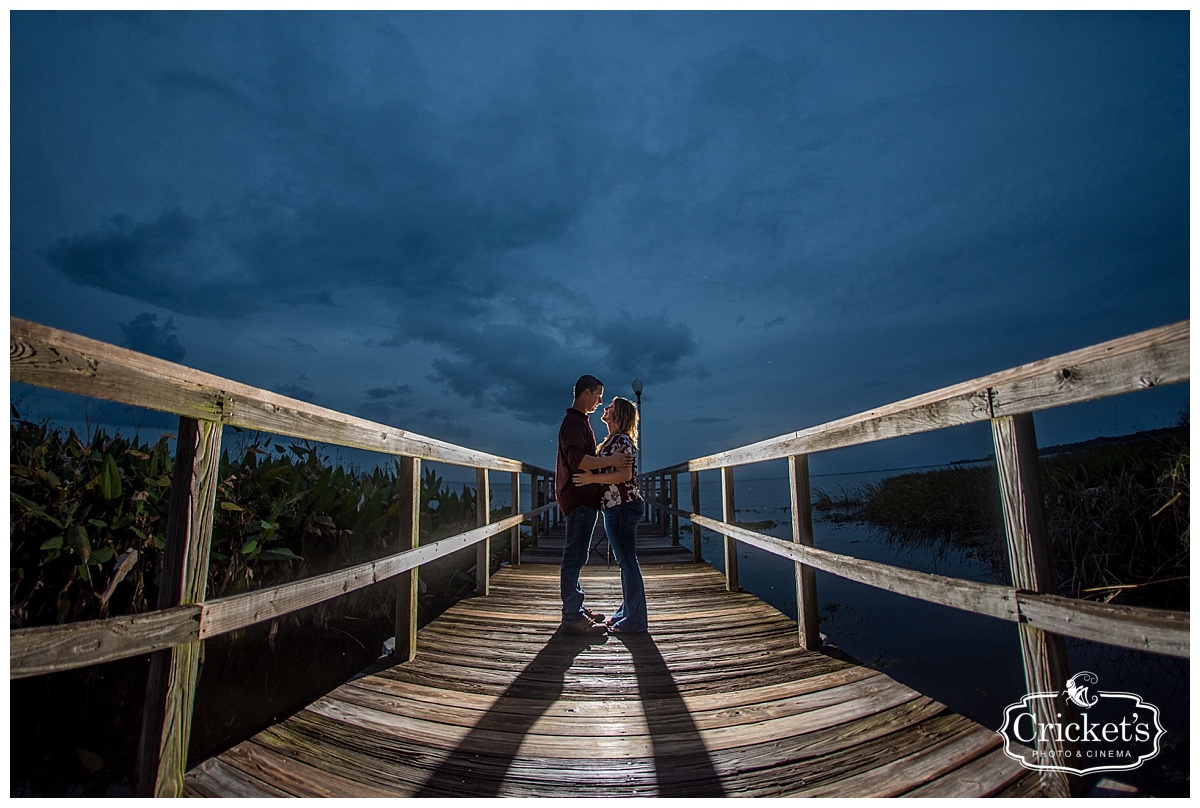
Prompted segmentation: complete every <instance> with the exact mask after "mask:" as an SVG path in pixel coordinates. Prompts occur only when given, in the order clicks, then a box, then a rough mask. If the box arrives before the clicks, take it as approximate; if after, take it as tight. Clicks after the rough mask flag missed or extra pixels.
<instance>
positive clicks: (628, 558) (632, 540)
mask: <svg viewBox="0 0 1200 808" xmlns="http://www.w3.org/2000/svg"><path fill="white" fill-rule="evenodd" d="M645 513H646V503H644V502H642V501H641V500H634V501H633V502H626V503H625V504H623V505H616V506H614V507H612V508H608V509H607V510H605V511H604V532H605V533H607V534H608V544H609V546H610V547H612V551H613V556H614V557H615V558H616V559H617V564H619V565H620V566H621V600H622V603H621V608H619V609H617V611H616V614H614V615H613V616H612V623H613V625H615V626H616V627H617V628H619V629H621V630H622V631H645V630H646V628H647V622H646V621H647V619H648V618H647V616H646V585H645V583H644V582H643V581H642V568H641V567H640V566H639V565H638V559H637V546H636V545H637V526H638V522H640V521H641V520H642V516H643V515H644V514H645Z"/></svg>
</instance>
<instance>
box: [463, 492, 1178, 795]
mask: <svg viewBox="0 0 1200 808" xmlns="http://www.w3.org/2000/svg"><path fill="white" fill-rule="evenodd" d="M892 473H895V470H891V471H887V472H879V471H875V472H864V473H861V474H849V475H845V474H843V475H813V477H812V480H811V487H812V489H813V491H814V493H815V491H816V490H817V489H824V490H825V491H827V492H828V493H830V494H831V495H834V496H836V495H837V493H838V492H839V491H840V490H841V489H843V488H845V489H847V490H850V489H853V488H854V487H856V486H858V485H862V484H863V483H867V482H875V481H878V480H879V479H881V478H882V477H885V476H889V475H890V474H892ZM500 477H502V478H503V481H501V480H500V479H498V478H500ZM526 479H527V478H523V479H522V483H523V485H522V497H521V500H522V503H521V505H522V508H527V507H529V491H528V485H527V483H526ZM679 482H680V488H681V490H680V492H679V499H680V502H682V503H684V506H685V507H687V508H690V507H691V506H690V503H691V491H690V487H689V479H688V475H686V474H683V475H680V477H679ZM451 485H452V487H453V490H459V487H460V485H462V484H461V483H451ZM468 487H471V488H473V487H474V486H473V485H469V486H468ZM509 500H510V497H509V486H508V475H492V507H493V508H498V507H502V506H504V505H507V504H508V503H509ZM735 503H736V506H737V519H738V520H739V521H742V522H764V521H767V520H771V521H774V522H775V523H776V524H775V526H774V527H772V528H767V529H759V532H762V533H765V534H767V535H770V536H774V537H776V538H780V539H785V540H789V541H790V540H791V536H792V532H791V531H792V528H791V508H790V504H789V503H790V494H789V490H788V479H787V477H786V476H783V477H766V478H762V479H749V478H747V479H737V480H736V482H735ZM700 513H701V514H703V515H704V516H708V517H711V518H714V519H720V518H721V483H720V478H719V476H718V475H717V474H715V473H702V474H701V475H700ZM813 533H814V543H815V545H816V546H817V547H819V548H820V549H823V550H829V551H832V552H835V553H841V554H844V555H849V556H855V557H857V558H863V559H868V560H871V561H879V562H882V563H886V564H891V565H894V566H898V567H903V568H906V569H912V570H918V571H921V572H929V573H936V574H938V575H946V576H951V577H956V578H963V579H967V580H973V581H981V582H986V583H999V584H1004V583H1008V582H1007V581H1004V580H1001V579H1000V578H998V577H997V576H995V575H994V574H993V573H992V572H991V571H989V570H988V569H987V568H986V567H985V565H984V564H983V563H982V562H981V561H980V560H979V559H977V558H974V557H973V556H971V555H970V554H969V553H967V552H963V551H960V550H950V551H945V550H935V549H933V548H930V547H913V546H911V545H910V546H900V545H898V544H896V543H894V542H892V541H889V540H888V538H887V537H886V536H885V535H884V534H883V533H882V532H881V531H879V530H876V529H874V528H872V527H870V526H867V525H863V524H859V523H856V522H834V521H828V520H826V519H823V518H822V517H821V514H820V513H819V512H814V515H813ZM680 535H681V541H682V542H683V543H684V544H686V545H688V546H690V544H691V530H690V529H689V528H688V527H687V525H686V522H683V525H682V527H681V530H680ZM701 550H702V554H703V556H704V560H705V561H706V562H708V563H709V564H711V565H712V566H714V567H716V568H717V569H720V570H722V571H723V570H724V566H725V557H724V538H723V537H722V536H721V535H719V534H717V533H714V532H712V531H709V530H702V531H701ZM738 570H739V578H740V582H741V585H742V588H743V589H744V590H745V591H746V592H749V593H751V594H754V595H757V596H758V597H760V598H762V599H763V600H764V601H766V602H767V603H769V604H771V605H772V606H774V607H775V608H777V609H779V610H780V611H781V612H783V613H784V614H786V615H788V616H789V617H791V618H792V619H795V618H796V590H795V582H794V567H793V565H792V563H791V562H789V561H786V560H784V559H781V558H779V557H777V556H774V555H771V554H770V553H767V552H766V551H764V550H759V549H758V548H754V547H749V546H747V545H744V544H741V545H739V551H738ZM816 577H817V602H818V604H819V606H820V616H821V633H822V634H824V635H826V637H827V642H829V643H830V644H832V645H835V646H837V647H838V648H841V649H842V650H844V651H846V652H847V653H849V654H851V655H852V656H854V657H855V658H856V659H858V660H859V661H860V662H862V663H864V664H866V665H869V666H870V667H873V668H877V669H879V670H881V671H883V672H884V673H886V674H887V675H888V676H890V677H891V678H893V679H896V680H897V681H900V682H903V683H904V684H907V685H909V686H910V687H912V688H913V689H915V690H918V691H920V692H922V693H924V694H926V695H928V696H931V697H932V698H935V699H937V700H938V701H940V702H942V703H943V704H945V705H947V706H948V707H950V708H951V709H952V710H954V711H955V712H958V713H961V714H963V715H965V716H967V717H968V718H971V719H972V720H974V721H976V722H978V723H980V724H982V725H983V726H985V727H988V728H991V729H997V728H998V727H999V726H1000V725H1001V723H1002V721H1003V712H1004V708H1005V707H1007V706H1008V705H1009V704H1012V703H1014V702H1017V701H1020V699H1021V698H1022V696H1024V695H1025V694H1026V692H1027V689H1026V686H1025V679H1024V673H1023V668H1022V662H1021V650H1020V645H1019V643H1018V637H1017V627H1016V624H1015V623H1011V622H1008V621H1005V620H998V619H995V618H990V617H982V616H979V615H974V614H970V613H968V612H963V611H960V610H958V609H951V608H949V607H946V606H938V605H934V604H930V603H925V602H923V601H920V600H916V599H914V598H909V597H905V596H903V595H896V594H893V593H891V592H885V591H883V590H879V589H875V588H874V587H869V586H866V585H863V584H858V583H854V582H851V581H847V580H845V579H843V578H839V577H837V576H835V575H830V574H828V573H825V572H821V571H819V570H818V571H817V574H816ZM1067 642H1068V653H1069V659H1070V672H1071V673H1076V672H1080V671H1091V672H1093V673H1096V674H1097V675H1098V676H1099V684H1098V685H1097V686H1096V690H1100V691H1105V690H1106V691H1113V692H1126V693H1136V694H1138V695H1140V696H1142V697H1143V699H1144V700H1145V701H1147V702H1149V703H1151V704H1154V705H1156V706H1158V708H1159V710H1160V712H1161V720H1162V723H1163V726H1164V727H1165V728H1166V730H1167V734H1166V735H1164V736H1163V739H1162V749H1161V751H1160V753H1159V755H1158V756H1157V757H1156V758H1154V759H1152V760H1150V761H1147V762H1146V763H1145V764H1144V765H1143V766H1142V767H1141V768H1140V769H1137V770H1134V771H1129V772H1115V773H1112V774H1111V775H1109V776H1112V777H1114V778H1115V779H1117V780H1120V781H1122V782H1126V783H1130V784H1132V785H1135V786H1137V787H1139V788H1141V789H1142V790H1143V791H1144V792H1146V793H1148V794H1150V795H1152V796H1156V797H1167V796H1186V795H1187V794H1188V793H1189V790H1188V776H1189V753H1190V720H1189V707H1190V692H1189V672H1190V665H1189V662H1188V660H1183V659H1176V658H1172V657H1165V656H1160V655H1157V654H1146V653H1141V652H1137V651H1128V650H1124V649H1118V648H1113V647H1111V646H1105V645H1100V644H1097V643H1090V642H1084V641H1081V640H1072V639H1069V640H1068V641H1067Z"/></svg>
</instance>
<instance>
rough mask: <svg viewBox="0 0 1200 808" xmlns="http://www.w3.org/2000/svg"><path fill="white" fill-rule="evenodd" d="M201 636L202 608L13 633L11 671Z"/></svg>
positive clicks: (34, 671) (116, 655)
mask: <svg viewBox="0 0 1200 808" xmlns="http://www.w3.org/2000/svg"><path fill="white" fill-rule="evenodd" d="M199 638H200V606H199V605H191V606H179V607H177V608H174V609H166V610H163V611H156V612H150V613H148V614H135V615H126V616H123V617H108V618H105V619H103V620H89V621H87V622H84V623H72V624H70V625H65V626H43V627H36V628H21V629H15V630H13V631H10V632H9V635H8V642H9V665H8V674H9V677H10V678H12V679H23V678H25V677H28V676H38V675H41V674H43V673H56V672H58V671H66V670H72V669H74V668H84V667H87V666H88V665H98V664H100V663H102V662H112V661H114V660H117V659H124V658H126V657H131V656H138V655H140V654H147V653H150V652H152V651H161V650H163V649H164V648H171V647H172V646H175V645H179V644H181V643H187V642H194V641H195V640H197V639H199Z"/></svg>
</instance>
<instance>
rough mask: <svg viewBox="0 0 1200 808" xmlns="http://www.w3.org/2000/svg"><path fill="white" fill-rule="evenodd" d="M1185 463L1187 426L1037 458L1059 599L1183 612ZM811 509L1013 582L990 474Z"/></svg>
mask: <svg viewBox="0 0 1200 808" xmlns="http://www.w3.org/2000/svg"><path fill="white" fill-rule="evenodd" d="M1189 461H1190V444H1189V439H1188V431H1187V428H1186V425H1185V424H1180V425H1179V426H1178V427H1176V428H1172V429H1166V430H1156V431H1154V432H1152V433H1144V434H1141V435H1137V436H1131V437H1129V438H1128V439H1124V440H1120V441H1112V442H1106V443H1102V444H1099V445H1090V446H1089V445H1083V446H1079V447H1075V448H1068V449H1067V450H1064V451H1053V452H1049V451H1048V452H1046V453H1045V454H1044V455H1043V457H1042V458H1041V461H1040V467H1041V485H1042V494H1043V512H1044V515H1045V520H1046V527H1047V531H1048V534H1049V536H1050V541H1051V545H1052V547H1053V550H1054V557H1055V572H1056V575H1057V578H1058V584H1059V591H1060V594H1063V595H1066V596H1069V597H1082V598H1090V599H1096V600H1103V601H1106V602H1107V601H1113V600H1117V601H1118V602H1122V603H1129V604H1141V605H1155V606H1161V607H1167V608H1174V609H1187V608H1188V586H1189V567H1190V552H1189V551H1190V521H1189V505H1190V482H1189ZM814 504H815V507H818V508H823V509H825V510H827V511H829V512H831V513H840V514H843V516H844V518H854V519H858V520H862V521H866V522H868V523H869V524H872V525H875V526H877V527H879V528H880V529H882V530H883V531H884V534H885V536H886V537H887V538H888V539H889V540H891V541H894V542H897V543H920V544H924V545H931V544H932V545H936V546H937V547H938V548H939V549H958V550H965V551H967V552H969V553H970V554H972V555H975V556H977V557H979V558H980V559H982V561H983V562H984V564H985V566H987V567H989V568H990V570H991V572H992V573H993V574H994V575H995V576H996V577H997V578H998V579H1002V580H1009V579H1010V573H1009V567H1008V553H1007V548H1006V544H1005V539H1004V529H1003V522H1002V516H1001V512H1000V499H999V488H998V481H997V474H996V470H995V466H994V464H990V463H989V464H986V465H978V466H961V467H954V468H948V469H937V470H932V471H924V472H916V473H911V474H902V475H897V476H894V477H888V478H885V479H883V480H880V481H879V482H878V483H873V484H867V485H863V486H858V487H857V488H855V489H854V490H852V491H850V492H843V493H842V494H841V495H840V496H837V497H833V496H830V495H829V494H827V493H825V492H818V493H817V497H816V502H815V503H814Z"/></svg>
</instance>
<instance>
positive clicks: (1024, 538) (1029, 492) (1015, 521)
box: [992, 413, 1081, 796]
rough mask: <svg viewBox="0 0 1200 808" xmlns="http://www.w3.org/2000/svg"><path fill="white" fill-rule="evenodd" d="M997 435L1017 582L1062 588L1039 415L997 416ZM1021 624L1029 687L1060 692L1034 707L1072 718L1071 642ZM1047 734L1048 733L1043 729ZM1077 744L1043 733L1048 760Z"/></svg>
mask: <svg viewBox="0 0 1200 808" xmlns="http://www.w3.org/2000/svg"><path fill="white" fill-rule="evenodd" d="M992 440H993V442H994V444H995V448H996V469H997V471H998V472H999V478H1000V502H1001V510H1002V511H1003V513H1004V532H1005V535H1006V536H1007V539H1008V559H1009V565H1010V566H1011V567H1012V576H1013V587H1014V588H1016V589H1018V590H1027V591H1031V592H1037V593H1039V594H1057V590H1058V586H1057V579H1056V576H1055V573H1054V554H1053V552H1052V550H1051V547H1050V541H1049V537H1048V536H1047V534H1046V523H1045V520H1044V518H1043V515H1042V486H1041V481H1040V479H1039V478H1040V469H1039V467H1038V451H1037V439H1036V436H1035V434H1034V429H1033V415H1031V414H1029V413H1024V414H1021V415H1006V416H1001V417H999V418H993V419H992ZM1017 629H1018V633H1019V635H1020V640H1021V656H1022V657H1023V659H1024V663H1025V685H1026V687H1027V688H1028V692H1029V693H1051V692H1052V693H1057V694H1058V695H1057V696H1056V697H1055V698H1054V699H1053V700H1051V699H1034V700H1033V704H1032V708H1033V709H1034V710H1035V711H1037V713H1038V724H1039V725H1044V724H1055V723H1061V724H1068V723H1070V722H1071V721H1072V720H1073V714H1074V708H1073V707H1072V705H1071V703H1070V702H1069V701H1068V700H1067V699H1065V698H1064V697H1063V693H1064V689H1065V688H1066V683H1067V678H1068V676H1069V673H1068V662H1067V649H1066V643H1064V642H1063V638H1062V637H1061V636H1060V635H1058V634H1052V633H1050V632H1047V631H1043V630H1041V629H1037V628H1033V627H1031V626H1029V625H1028V624H1027V623H1018V624H1017ZM1058 716H1061V718H1059V717H1058ZM1044 734H1048V733H1039V735H1044ZM1073 747H1074V745H1073V744H1071V743H1069V742H1065V741H1064V740H1063V739H1061V738H1060V739H1058V740H1055V739H1053V738H1039V741H1038V752H1039V754H1040V755H1041V756H1042V757H1041V759H1042V760H1049V759H1053V760H1063V759H1064V753H1072V752H1074V751H1075V750H1074V748H1073ZM1049 755H1053V757H1052V758H1051V757H1048V756H1049ZM1041 776H1042V782H1043V783H1044V784H1045V785H1046V786H1047V787H1048V788H1049V789H1050V790H1051V792H1052V793H1055V794H1058V795H1059V796H1067V795H1069V794H1070V793H1071V792H1072V791H1073V790H1075V789H1076V788H1078V787H1079V786H1080V785H1081V783H1080V780H1079V778H1077V777H1076V778H1072V777H1070V776H1069V775H1068V774H1067V773H1065V772H1048V771H1043V772H1042V774H1041Z"/></svg>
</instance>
